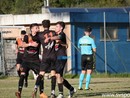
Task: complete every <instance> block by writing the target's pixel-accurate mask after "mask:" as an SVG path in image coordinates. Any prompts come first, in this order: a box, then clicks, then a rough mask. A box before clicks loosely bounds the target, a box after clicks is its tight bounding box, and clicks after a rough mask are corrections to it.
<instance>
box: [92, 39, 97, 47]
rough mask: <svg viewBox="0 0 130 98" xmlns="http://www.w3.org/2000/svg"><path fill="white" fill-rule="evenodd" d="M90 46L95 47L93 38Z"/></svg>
mask: <svg viewBox="0 0 130 98" xmlns="http://www.w3.org/2000/svg"><path fill="white" fill-rule="evenodd" d="M92 48H96V45H95V42H94V40H93V39H92Z"/></svg>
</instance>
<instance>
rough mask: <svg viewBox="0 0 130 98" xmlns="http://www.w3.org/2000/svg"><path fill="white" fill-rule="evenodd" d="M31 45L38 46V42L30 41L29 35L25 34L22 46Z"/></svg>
mask: <svg viewBox="0 0 130 98" xmlns="http://www.w3.org/2000/svg"><path fill="white" fill-rule="evenodd" d="M29 46H33V47H37V46H38V43H37V42H28V36H27V35H26V36H24V40H23V44H22V47H24V48H26V47H29Z"/></svg>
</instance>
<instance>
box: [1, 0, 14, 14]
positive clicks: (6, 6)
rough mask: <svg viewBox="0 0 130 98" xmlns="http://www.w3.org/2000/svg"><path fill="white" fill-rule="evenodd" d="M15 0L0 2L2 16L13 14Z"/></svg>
mask: <svg viewBox="0 0 130 98" xmlns="http://www.w3.org/2000/svg"><path fill="white" fill-rule="evenodd" d="M13 6H14V0H0V14H9V13H12V11H13V10H14V9H13Z"/></svg>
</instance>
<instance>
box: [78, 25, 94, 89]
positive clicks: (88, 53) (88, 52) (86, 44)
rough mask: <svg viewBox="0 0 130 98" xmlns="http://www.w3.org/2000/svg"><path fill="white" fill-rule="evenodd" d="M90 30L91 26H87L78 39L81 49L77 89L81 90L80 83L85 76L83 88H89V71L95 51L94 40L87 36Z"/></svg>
mask: <svg viewBox="0 0 130 98" xmlns="http://www.w3.org/2000/svg"><path fill="white" fill-rule="evenodd" d="M91 32H92V28H91V27H90V26H88V27H87V28H86V29H85V31H84V33H85V35H84V36H83V37H81V38H80V39H79V41H78V48H80V50H81V69H82V71H81V74H80V77H79V88H78V89H79V90H82V84H83V80H84V77H85V74H86V73H87V76H86V86H85V89H86V90H89V89H90V88H89V84H90V80H91V73H92V70H93V52H96V45H95V42H94V40H93V39H92V38H91V37H89V36H90V34H91Z"/></svg>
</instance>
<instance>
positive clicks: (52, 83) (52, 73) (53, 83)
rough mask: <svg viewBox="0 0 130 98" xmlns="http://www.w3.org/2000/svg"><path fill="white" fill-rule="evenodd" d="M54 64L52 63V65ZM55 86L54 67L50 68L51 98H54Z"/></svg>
mask: <svg viewBox="0 0 130 98" xmlns="http://www.w3.org/2000/svg"><path fill="white" fill-rule="evenodd" d="M52 66H54V65H52ZM55 87H56V72H55V70H54V69H52V70H51V98H55V97H56V96H55Z"/></svg>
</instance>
